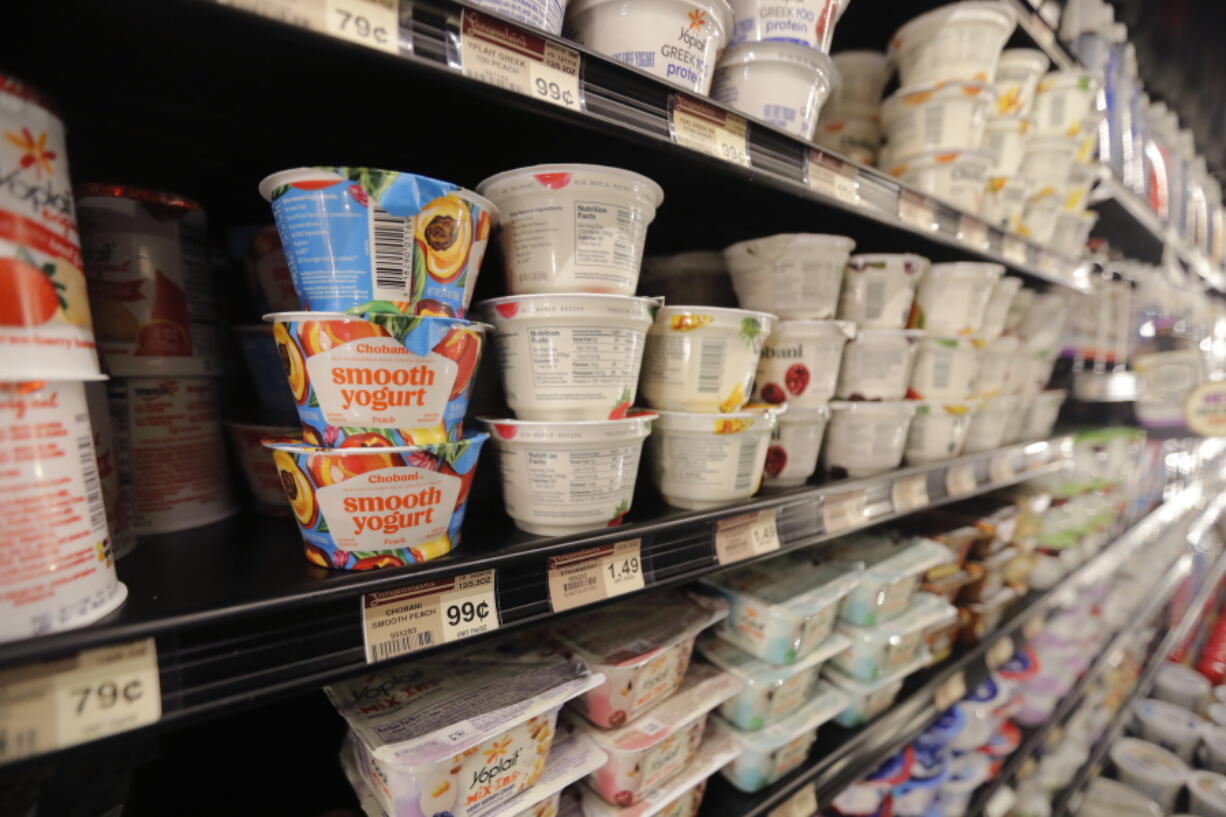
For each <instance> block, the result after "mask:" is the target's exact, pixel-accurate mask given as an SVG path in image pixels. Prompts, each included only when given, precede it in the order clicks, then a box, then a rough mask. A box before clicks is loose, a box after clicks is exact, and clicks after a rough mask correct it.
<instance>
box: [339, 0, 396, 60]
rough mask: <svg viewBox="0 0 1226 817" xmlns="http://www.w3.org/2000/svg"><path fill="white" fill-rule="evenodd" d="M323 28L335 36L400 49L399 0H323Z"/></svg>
mask: <svg viewBox="0 0 1226 817" xmlns="http://www.w3.org/2000/svg"><path fill="white" fill-rule="evenodd" d="M324 28H325V29H326V30H327V32H328V33H329V34H331V35H332V36H334V37H340V38H341V39H342V40H348V41H349V42H351V43H357V44H358V45H365V46H368V47H370V48H377V49H379V50H380V51H386V52H387V53H389V54H399V53H400V0H324Z"/></svg>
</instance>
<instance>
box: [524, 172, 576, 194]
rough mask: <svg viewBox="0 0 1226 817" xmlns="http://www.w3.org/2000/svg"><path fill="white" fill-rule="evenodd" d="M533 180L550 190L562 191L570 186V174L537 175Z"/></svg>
mask: <svg viewBox="0 0 1226 817" xmlns="http://www.w3.org/2000/svg"><path fill="white" fill-rule="evenodd" d="M533 178H535V179H536V180H537V181H538V182H540V183H541V185H542V186H543V187H548V188H549V189H550V190H561V189H562V188H563V187H566V185H568V184H570V174H569V173H537V174H536V175H535V176H534V177H533Z"/></svg>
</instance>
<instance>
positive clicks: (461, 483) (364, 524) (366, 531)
mask: <svg viewBox="0 0 1226 817" xmlns="http://www.w3.org/2000/svg"><path fill="white" fill-rule="evenodd" d="M488 437H489V435H488V434H484V433H478V432H469V433H467V434H465V435H464V438H463V439H461V440H456V441H454V442H441V443H434V444H428V445H399V446H394V445H392V444H391V443H390V442H388V443H387V444H386V445H374V446H370V445H358V444H357V443H351V445H352V446H353V447H342V448H320V447H317V446H311V445H305V444H303V443H302V442H300V441H295V440H275V439H273V440H267V441H265V445H266V446H267V447H268V448H271V449H272V459H273V462H274V463H275V464H276V466H277V472H278V474H279V475H280V477H281V485H282V487H283V488H284V489H285V498H286V500H287V501H288V502H289V506H290V510H291V511H292V512H293V515H294V519H295V520H296V521H297V522H298V529H299V531H300V532H301V533H302V540H303V544H304V546H305V549H306V557H307V559H308V561H311V562H313V563H315V564H317V565H319V566H320V567H330V568H337V569H341V570H370V569H373V568H378V567H399V566H401V565H407V564H416V563H418V562H424V561H427V560H429V559H437V558H438V557H440V556H444V555H446V554H448V553H450V552H451V551H452V550H454V549H455V548H456V547H457V546H458V545H459V543H460V526H461V524H462V523H463V522H464V511H465V510H466V508H467V506H468V491H469V488H470V487H471V486H472V481H473V477H474V476H475V475H476V468H477V457H478V456H479V455H480V453H481V446H482V444H483V443H484V442H485V440H486V438H488ZM352 439H353V438H350V440H352Z"/></svg>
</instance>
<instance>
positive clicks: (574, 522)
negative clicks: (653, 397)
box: [482, 412, 655, 536]
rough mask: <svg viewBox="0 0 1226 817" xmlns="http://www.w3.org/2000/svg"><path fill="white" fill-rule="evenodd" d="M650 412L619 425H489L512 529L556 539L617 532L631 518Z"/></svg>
mask: <svg viewBox="0 0 1226 817" xmlns="http://www.w3.org/2000/svg"><path fill="white" fill-rule="evenodd" d="M654 418H655V415H654V414H652V413H650V412H641V413H632V414H631V415H630V416H628V417H623V418H621V419H617V420H576V421H572V422H564V421H556V422H555V421H545V422H530V421H525V420H494V419H486V418H482V421H483V422H484V423H486V425H488V426H489V429H490V434H491V436H492V437H493V441H494V447H495V448H497V449H498V461H499V465H500V468H501V472H502V496H503V504H504V505H505V507H506V511H507V514H508V515H509V516H510V517H511V519H512V520H514V521H515V526H516V527H518V528H519V529H521V530H525V531H527V532H529V533H535V534H538V535H541V536H562V535H565V534H569V533H578V532H580V531H585V530H591V529H592V528H602V527H613V526H615V525H620V524H621V523H622V521H623V520H624V519H625V517H626V514H627V513H629V512H630V502H631V500H632V499H633V498H634V484H635V481H636V480H637V478H638V471H639V459H640V455H641V454H642V450H643V441H644V440H646V439H647V435H649V434H650V433H651V421H652V420H653V419H654Z"/></svg>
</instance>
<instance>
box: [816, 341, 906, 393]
mask: <svg viewBox="0 0 1226 817" xmlns="http://www.w3.org/2000/svg"><path fill="white" fill-rule="evenodd" d="M923 334H924V333H923V332H918V331H908V330H905V329H862V330H860V331H859V332H857V333H856V336H855V338H853V339H852V340H850V341H849V342H848V343H847V346H846V347H844V349H843V364H842V366H841V367H840V368H839V382H838V386H837V387H836V388H835V392H834V395H835V397H837V398H839V399H840V400H873V401H877V400H901V399H902V398H903V397H905V396H906V394H907V384H908V383H909V382H910V380H911V369H912V365H913V363H914V361H915V350H916V345H917V344H918V342H919V339H920V338H921V337H923Z"/></svg>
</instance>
